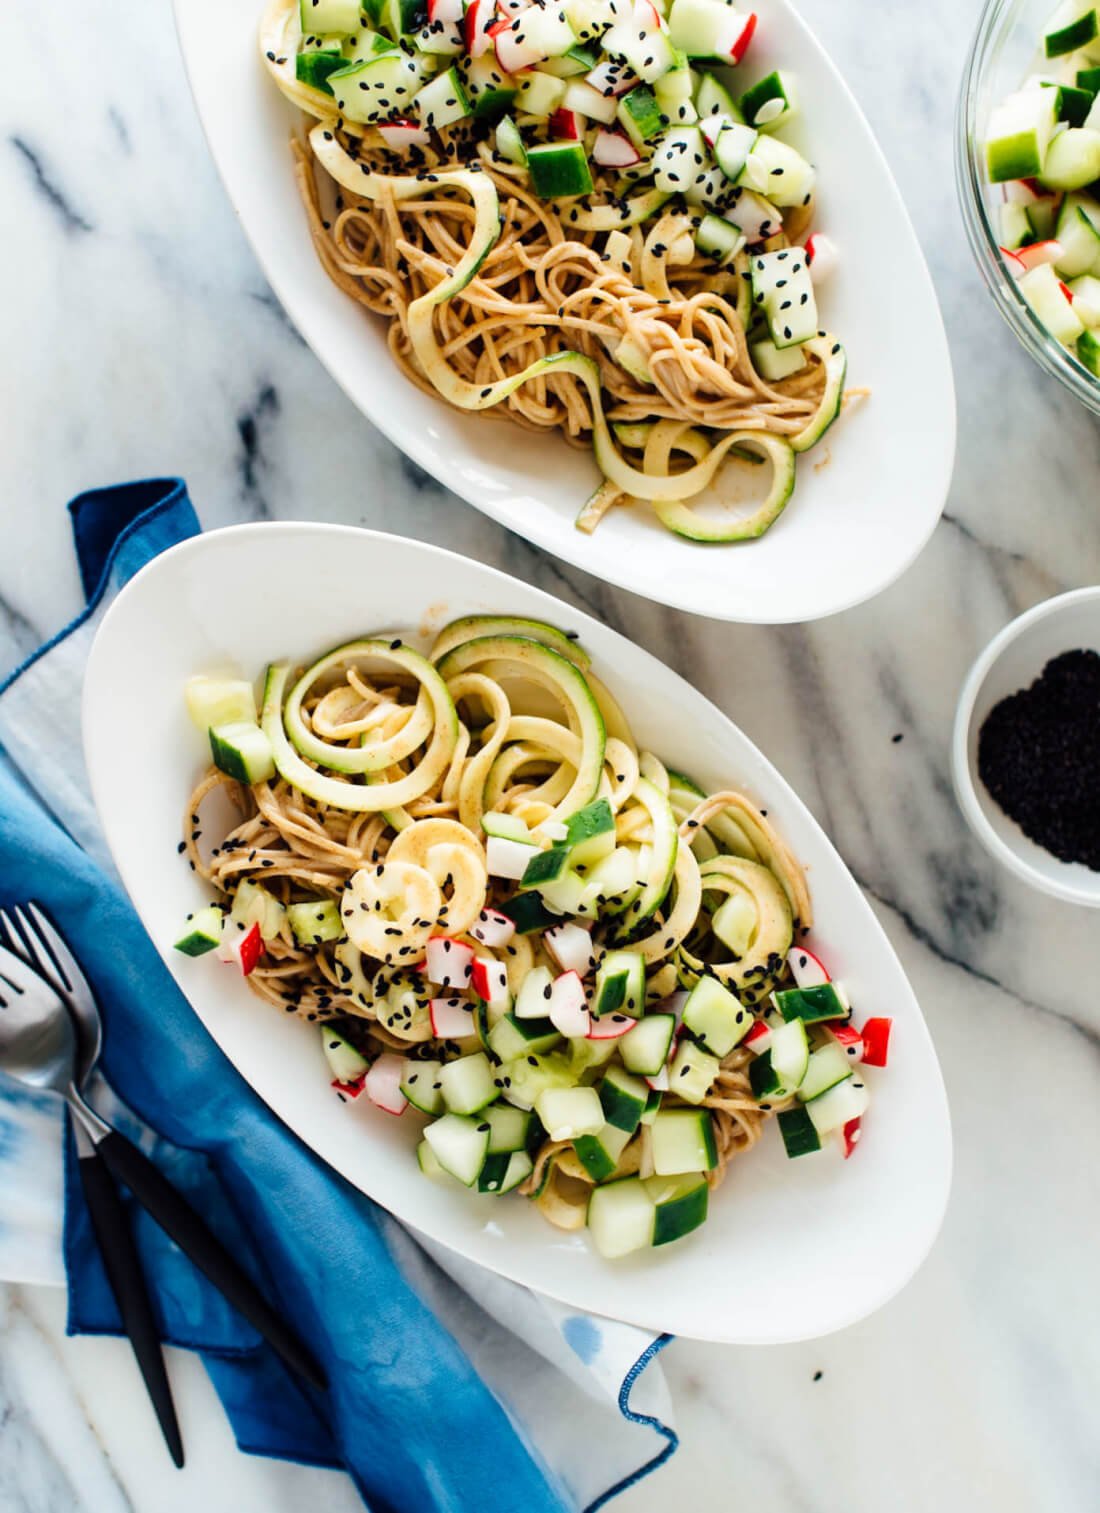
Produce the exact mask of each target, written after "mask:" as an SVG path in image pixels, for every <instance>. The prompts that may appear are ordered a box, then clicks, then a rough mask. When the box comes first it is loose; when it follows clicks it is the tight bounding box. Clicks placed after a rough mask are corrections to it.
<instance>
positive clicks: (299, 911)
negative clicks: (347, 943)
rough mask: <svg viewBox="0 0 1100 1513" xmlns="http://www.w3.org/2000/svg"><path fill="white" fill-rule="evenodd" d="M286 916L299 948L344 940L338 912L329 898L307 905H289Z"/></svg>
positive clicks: (319, 899)
mask: <svg viewBox="0 0 1100 1513" xmlns="http://www.w3.org/2000/svg"><path fill="white" fill-rule="evenodd" d="M286 916H287V919H288V920H289V921H290V928H291V930H292V931H293V932H294V939H295V940H296V941H297V942H298V944H299V945H300V946H319V945H322V944H323V943H324V942H325V941H328V940H343V939H344V935H345V931H344V925H343V921H342V920H341V918H340V910H339V908H338V907H337V905H336V904H334V903H333V901H332V899H331V898H318V899H315V900H314V901H313V902H312V903H308V904H289V905H288V906H287V911H286Z"/></svg>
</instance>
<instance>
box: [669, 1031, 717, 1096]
mask: <svg viewBox="0 0 1100 1513" xmlns="http://www.w3.org/2000/svg"><path fill="white" fill-rule="evenodd" d="M721 1066H722V1062H721V1058H720V1057H718V1056H712V1055H711V1054H710V1053H709V1052H708V1051H704V1050H703V1049H702V1048H701V1047H700V1046H697V1045H693V1044H692V1042H691V1041H690V1040H684V1041H682V1042H681V1043H680V1045H679V1047H678V1048H677V1051H676V1055H675V1057H674V1058H673V1061H672V1065H671V1066H670V1067H669V1069H668V1090H669V1092H670V1093H675V1094H676V1096H677V1098H682V1099H683V1100H684V1102H685V1103H702V1101H703V1099H704V1098H705V1097H706V1096H707V1094H708V1093H709V1092H710V1090H711V1087H712V1086H713V1083H714V1079H715V1078H716V1077H717V1076H718V1073H719V1071H720V1070H721Z"/></svg>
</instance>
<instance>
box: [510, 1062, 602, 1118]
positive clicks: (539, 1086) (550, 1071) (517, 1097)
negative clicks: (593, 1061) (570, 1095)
mask: <svg viewBox="0 0 1100 1513" xmlns="http://www.w3.org/2000/svg"><path fill="white" fill-rule="evenodd" d="M580 1075H581V1074H580V1072H579V1070H578V1069H577V1068H576V1067H575V1066H573V1064H572V1062H571V1060H570V1058H569V1057H567V1056H566V1055H564V1054H563V1053H562V1052H560V1051H551V1052H549V1053H545V1052H538V1053H536V1052H533V1051H528V1052H527V1053H526V1054H525V1055H523V1056H517V1057H515V1058H514V1059H513V1060H512V1061H506V1062H504V1064H503V1065H502V1066H501V1068H500V1071H499V1073H498V1076H499V1077H500V1081H501V1097H502V1098H504V1099H505V1100H506V1101H507V1102H508V1103H511V1104H513V1105H514V1106H515V1107H516V1108H520V1109H533V1108H534V1107H535V1102H536V1100H537V1098H538V1096H539V1094H540V1093H543V1092H545V1091H546V1089H547V1088H571V1087H576V1086H577V1083H578V1081H579V1080H580Z"/></svg>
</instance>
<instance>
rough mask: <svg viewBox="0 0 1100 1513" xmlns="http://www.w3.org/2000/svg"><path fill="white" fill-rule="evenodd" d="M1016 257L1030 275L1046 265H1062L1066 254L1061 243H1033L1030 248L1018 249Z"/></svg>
mask: <svg viewBox="0 0 1100 1513" xmlns="http://www.w3.org/2000/svg"><path fill="white" fill-rule="evenodd" d="M1015 256H1016V257H1017V259H1018V260H1019V261H1020V262H1021V263H1022V264H1023V265H1024V271H1025V272H1027V273H1030V272H1031V270H1032V268H1041V267H1042V266H1043V264H1044V263H1060V262H1061V261H1062V258H1063V257H1064V256H1065V252H1064V249H1063V247H1062V244H1061V242H1055V241H1050V242H1033V243H1032V244H1031V246H1030V247H1018V248H1017V249H1016V253H1015Z"/></svg>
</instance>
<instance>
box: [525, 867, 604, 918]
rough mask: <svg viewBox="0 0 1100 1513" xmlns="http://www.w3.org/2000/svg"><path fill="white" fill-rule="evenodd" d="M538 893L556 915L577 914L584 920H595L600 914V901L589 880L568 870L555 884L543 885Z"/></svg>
mask: <svg viewBox="0 0 1100 1513" xmlns="http://www.w3.org/2000/svg"><path fill="white" fill-rule="evenodd" d="M538 893H539V897H540V898H541V899H542V901H543V903H544V904H545V905H546V906H547V908H549V909H553V910H554V912H555V913H556V914H575V915H578V916H579V917H580V918H582V919H595V918H596V917H597V915H598V914H599V900H598V898H597V897H596V896H595V894H594V892H593V889H592V886H591V883H590V881H589V879H588V878H586V877H581V876H580V875H579V874H578V873H576V872H573V871H571V870H569V869H568V868H567V869H566V870H565V871H564V872H563V873H562V875H561V876H560V877H558V878H555V880H554V881H553V882H549V883H542V884H541V885H540V887H539V889H538Z"/></svg>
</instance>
